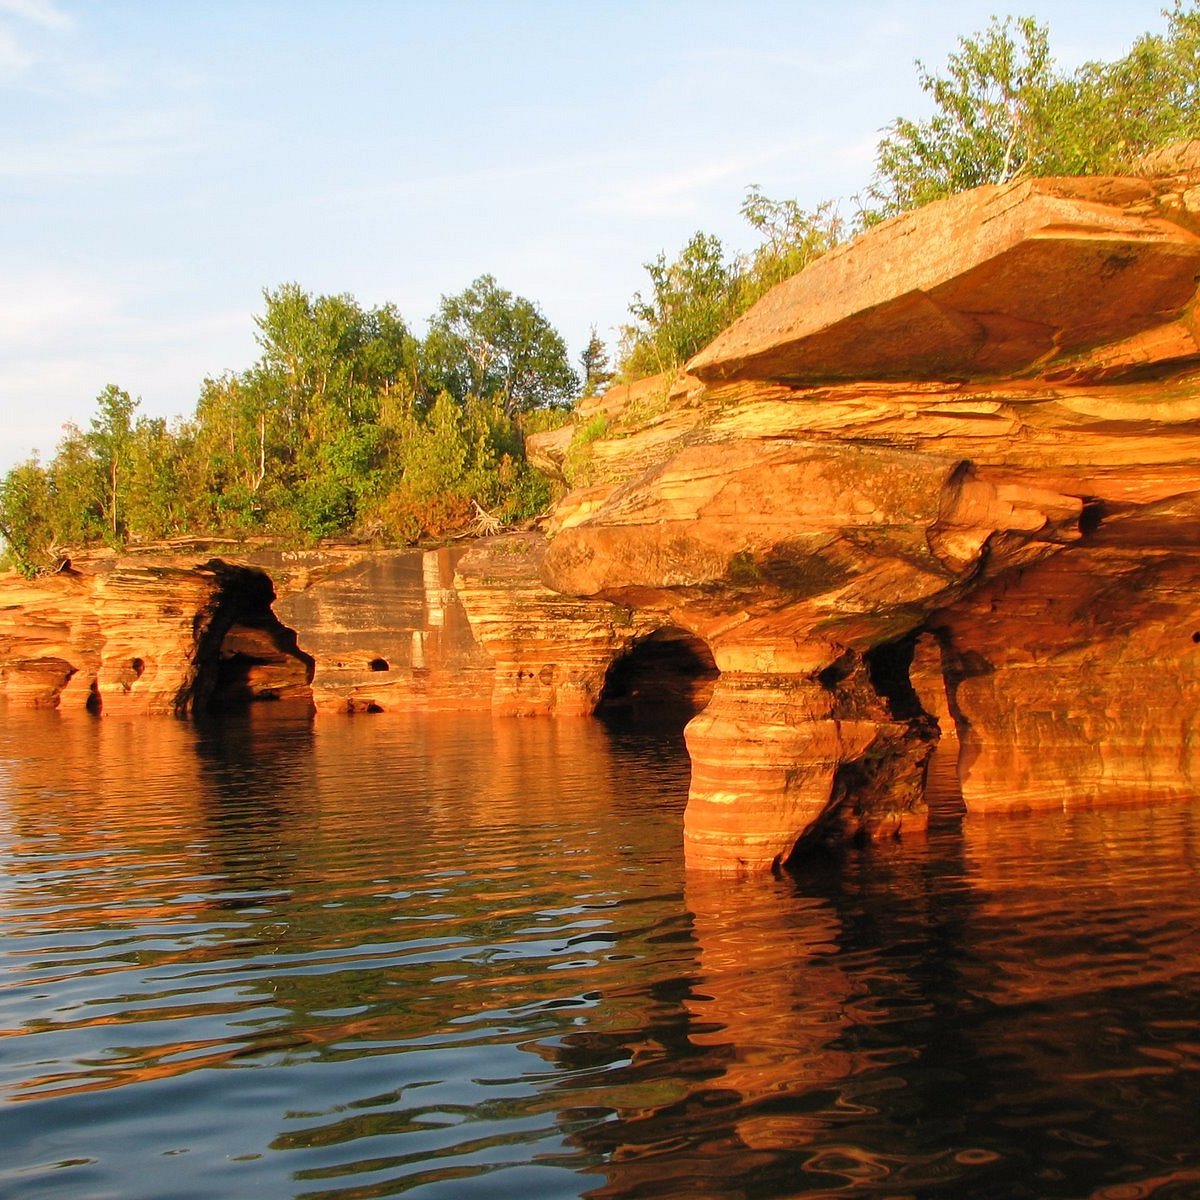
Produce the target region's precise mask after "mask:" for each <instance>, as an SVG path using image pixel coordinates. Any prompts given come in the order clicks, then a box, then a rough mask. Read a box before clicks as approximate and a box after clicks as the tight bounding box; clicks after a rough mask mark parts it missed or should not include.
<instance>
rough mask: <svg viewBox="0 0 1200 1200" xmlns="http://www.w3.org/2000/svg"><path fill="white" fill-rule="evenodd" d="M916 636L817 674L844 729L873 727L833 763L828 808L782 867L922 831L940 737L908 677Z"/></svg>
mask: <svg viewBox="0 0 1200 1200" xmlns="http://www.w3.org/2000/svg"><path fill="white" fill-rule="evenodd" d="M918 637H919V633H917V632H914V633H912V634H909V635H908V636H906V637H903V638H898V639H896V640H895V641H892V642H886V643H883V644H881V645H879V646H876V647H874V648H873V649H871V650H869V651H867V652H866V653H865V654H861V655H860V654H858V653H857V652H855V651H847V652H846V654H844V655H843V656H842V657H841V658H840V659H839V660H838V661H837V663H835V664H834V666H833V667H827V668H826V669H825V670H823V671H821V672H820V673H819V675H818V682H820V683H821V685H822V687H824V688H825V689H826V690H827V691H829V692H830V693H831V696H832V708H831V712H832V716H833V719H834V720H835V722H838V723H839V724H841V725H845V726H854V727H863V726H873V727H874V736H872V737H871V739H870V741H869V742H868V743H867V745H866V746H865V747H864V748H863V749H862V750H861V751H859V752H858V753H856V754H854V755H853V757H850V758H847V759H844V760H843V761H841V762H840V763H838V764H837V766H836V769H835V770H834V773H833V780H832V784H831V787H830V795H829V803H828V804H827V805H826V807H825V809H824V811H823V812H821V813H820V815H819V816H818V817H817V818H816V820H814V821H813V822H812V824H811V825H809V826H808V828H807V829H805V830H804V831H803V832H802V834H801V836H800V837H799V838H798V840H797V841H796V844H795V846H794V848H793V849H792V851H791V852H790V854H788V855H786V856H785V859H784V865H787V866H791V865H794V864H796V863H797V862H798V861H800V860H802V859H804V858H806V857H807V856H808V855H810V854H811V853H812V852H813V851H815V850H823V849H825V848H827V847H828V846H831V845H842V844H845V843H847V842H857V843H862V842H869V841H875V840H879V839H881V838H888V837H899V836H900V835H901V833H902V832H903V831H905V830H908V831H913V830H923V829H924V828H925V827H926V825H927V823H928V818H929V810H928V804H927V800H926V781H927V776H928V772H929V764H930V760H931V759H932V757H933V754H934V751H935V750H936V749H937V746H938V742H939V740H940V738H941V733H942V731H941V727H940V723H939V721H938V719H937V717H936V716H934V715H933V714H932V713H929V712H927V711H926V710H925V709H924V708H923V707H922V704H921V700H920V697H919V696H918V694H917V690H916V688H915V687H914V686H913V682H912V678H911V675H910V671H911V668H912V663H913V654H914V650H915V647H916V643H917V640H918Z"/></svg>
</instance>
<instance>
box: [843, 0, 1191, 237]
mask: <svg viewBox="0 0 1200 1200" xmlns="http://www.w3.org/2000/svg"><path fill="white" fill-rule="evenodd" d="M1166 16H1167V31H1166V33H1165V34H1163V35H1159V34H1145V35H1143V36H1142V37H1141V38H1139V39H1138V40H1137V42H1135V43H1134V45H1133V47H1132V48H1131V50H1130V51H1129V53H1128V54H1126V55H1125V56H1124V57H1123V58H1120V59H1118V60H1117V61H1116V62H1112V63H1097V62H1093V63H1088V64H1086V65H1085V66H1083V67H1081V68H1080V69H1079V70H1078V71H1076V72H1075V73H1074V74H1072V75H1064V74H1062V73H1060V72H1058V71H1056V70H1055V68H1054V63H1053V59H1052V58H1051V54H1050V42H1049V31H1048V29H1047V27H1046V26H1045V25H1039V24H1038V23H1037V22H1036V21H1034V20H1033V18H1031V17H1022V18H1019V19H1018V20H1015V21H1014V20H1013V19H1012V18H1006V19H1005V20H1003V21H999V20H996V19H993V20H992V23H991V24H990V25H989V27H988V29H987V30H986V31H984V32H983V33H982V34H977V35H975V36H974V37H967V38H960V39H959V43H958V46H959V48H958V50H957V51H956V52H955V53H952V54H951V55H950V57H949V59H948V61H947V69H946V74H945V75H942V76H938V75H933V74H931V73H930V72H929V71H927V70H926V69H925V67H924V66H923V65H922V64H920V63H918V64H917V69H918V79H919V81H920V85H921V88H922V90H923V91H925V92H926V93H928V94H929V95H930V96H931V97H932V98H933V101H934V105H935V108H936V111H935V112H934V115H933V116H932V117H930V118H929V119H927V120H924V121H912V120H909V119H907V118H903V117H901V118H898V119H897V120H895V121H893V122H892V124H891V125H890V126H889V127H888V132H887V136H886V137H885V138H884V139H883V141H881V142H880V144H879V150H878V155H877V159H876V169H875V178H874V181H873V182H872V184H871V187H870V189H869V190H868V195H869V197H870V198H871V200H872V201H874V202H875V203H876V204H877V205H878V207H876V208H873V209H871V208H868V210H867V211H866V212H865V213H864V219H865V222H866V223H868V224H869V223H871V222H872V221H875V220H879V219H881V218H883V217H888V216H891V215H893V214H895V213H899V212H904V211H907V210H908V209H911V208H916V207H919V206H920V205H923V204H928V203H929V202H930V201H932V200H938V199H941V198H942V197H944V196H949V195H952V194H953V193H955V192H959V191H963V190H965V189H967V188H972V187H977V186H978V185H980V184H985V183H1005V182H1007V181H1008V180H1010V179H1014V178H1016V177H1018V176H1021V175H1090V174H1098V173H1106V172H1120V171H1122V170H1126V169H1128V168H1129V167H1130V166H1131V165H1132V164H1133V163H1134V162H1135V161H1136V160H1137V159H1138V158H1139V157H1141V156H1142V155H1144V154H1146V153H1148V152H1149V151H1151V150H1153V149H1155V148H1157V147H1159V146H1162V145H1165V144H1166V143H1168V142H1171V141H1178V140H1182V139H1185V138H1195V137H1200V11H1198V10H1197V8H1196V6H1195V4H1191V5H1185V4H1184V3H1183V2H1182V0H1175V4H1174V6H1173V7H1172V8H1171V9H1170V10H1168V12H1167V13H1166Z"/></svg>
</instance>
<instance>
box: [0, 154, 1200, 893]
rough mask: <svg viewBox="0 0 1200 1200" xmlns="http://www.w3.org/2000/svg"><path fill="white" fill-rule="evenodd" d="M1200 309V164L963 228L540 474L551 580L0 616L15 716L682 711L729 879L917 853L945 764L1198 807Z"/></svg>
mask: <svg viewBox="0 0 1200 1200" xmlns="http://www.w3.org/2000/svg"><path fill="white" fill-rule="evenodd" d="M1198 274H1200V144H1191V145H1189V146H1187V147H1182V148H1172V149H1169V150H1166V151H1163V152H1161V153H1160V154H1158V155H1156V156H1154V157H1153V159H1152V160H1150V161H1148V162H1147V165H1146V168H1145V171H1144V174H1143V175H1142V176H1140V177H1138V178H1130V179H1089V180H1061V179H1060V180H1033V181H1022V182H1019V183H1015V184H1011V185H1008V186H1005V187H1002V188H984V189H980V190H979V191H977V192H973V193H969V194H966V195H963V196H959V197H955V198H953V199H951V200H948V201H944V202H942V203H941V204H937V205H932V206H930V207H929V208H927V209H924V210H921V211H919V212H916V213H912V214H909V215H907V216H904V217H900V218H897V219H896V220H894V221H892V222H889V223H887V224H886V225H883V226H880V227H878V228H877V229H875V230H872V231H871V232H869V233H867V234H866V235H864V236H863V237H861V238H859V239H858V240H857V241H855V242H854V243H852V244H850V245H848V246H845V247H843V248H841V249H839V250H838V251H835V252H834V253H832V254H830V255H828V256H827V257H826V258H824V259H822V260H819V261H818V262H817V263H815V264H814V265H813V266H812V267H810V268H809V269H808V270H807V271H805V272H804V273H803V274H801V275H799V276H797V277H796V278H794V279H792V280H789V281H786V282H785V283H783V284H781V285H779V287H777V288H775V289H774V290H773V291H771V292H770V293H768V294H767V295H766V296H765V297H764V298H763V299H762V301H760V303H759V304H758V305H757V306H756V307H755V308H753V309H752V310H751V311H750V312H748V313H747V314H746V315H745V316H744V317H743V318H741V319H740V320H739V321H738V322H736V323H735V324H734V325H733V326H731V327H730V329H729V330H727V331H726V332H725V333H724V334H722V335H721V336H720V337H719V338H717V339H716V341H714V342H713V344H712V345H711V346H709V347H708V348H706V349H705V350H704V351H703V352H702V353H701V354H700V355H698V356H697V357H696V358H695V359H694V360H693V361H692V362H691V363H690V364H689V373H684V374H681V375H680V376H678V377H677V378H675V379H666V378H656V379H654V380H646V381H642V382H641V383H639V384H637V385H633V386H631V387H622V388H614V389H611V390H610V391H609V392H608V393H605V395H604V396H602V397H595V398H592V399H590V400H589V401H588V402H587V406H586V408H585V409H581V418H582V421H581V424H584V425H585V426H586V428H587V429H588V430H589V433H588V437H587V439H583V438H579V439H576V436H575V430H574V429H571V430H570V431H568V432H564V431H558V432H556V433H553V434H550V435H543V436H541V437H539V438H536V439H531V453H532V454H533V455H535V456H538V461H542V462H544V463H545V464H546V466H547V469H549V470H551V471H555V472H558V473H560V474H562V475H564V476H565V475H571V476H572V477H573V478H575V479H576V480H577V481H583V482H584V483H585V484H586V486H581V487H580V488H579V490H577V491H576V492H574V493H571V494H570V495H568V496H567V497H566V498H565V499H564V500H563V502H562V503H561V504H560V505H559V507H558V509H557V511H556V513H555V514H554V516H553V518H552V520H551V521H550V522H549V532H550V534H551V537H552V540H551V542H550V544H549V547H548V548H547V547H546V545H545V543H544V541H543V539H542V538H541V537H540V536H538V535H533V534H528V535H526V534H519V535H510V536H507V537H504V538H497V539H489V540H487V541H485V542H481V543H478V544H476V545H474V546H472V547H470V548H469V549H468V548H465V547H464V548H461V549H456V550H454V551H436V552H430V553H428V554H426V555H424V556H423V557H420V558H418V557H415V556H413V555H409V556H408V557H407V558H406V557H405V556H403V555H391V556H389V555H387V554H384V555H371V554H369V553H366V552H345V553H339V554H335V555H324V554H322V553H314V554H311V555H298V556H292V557H285V556H276V557H275V559H273V560H272V561H271V562H270V563H269V564H267V567H268V572H269V573H270V575H271V578H272V579H273V580H274V581H275V590H276V591H278V593H279V597H278V599H277V600H276V601H275V605H274V609H272V607H271V598H270V594H269V593H270V591H271V588H270V584H269V583H267V584H266V586H265V590H264V586H263V580H264V579H265V577H262V576H260V575H255V574H254V573H253V572H247V573H245V574H241V575H239V574H238V570H239V569H238V568H230V567H228V566H224V565H217V566H213V565H212V564H210V565H209V566H208V567H204V568H199V569H195V568H193V567H191V565H190V564H186V563H184V564H181V563H168V562H164V563H158V564H155V563H151V562H143V563H142V564H141V565H140V566H138V565H137V564H132V565H131V564H121V565H118V566H114V565H113V564H111V563H110V564H108V565H107V566H106V567H103V568H99V567H91V568H88V569H87V570H86V571H84V572H82V573H79V574H73V575H68V576H62V577H54V578H51V579H46V580H39V581H37V582H35V583H32V584H27V583H25V582H23V581H20V580H16V579H15V578H14V579H10V580H8V581H6V582H5V584H4V586H3V589H2V591H0V595H2V596H3V600H2V607H0V689H2V690H3V691H4V692H5V693H6V694H7V695H8V696H10V697H12V698H16V699H18V700H20V701H23V702H27V703H60V704H62V705H63V706H64V707H78V708H83V707H84V706H85V705H86V704H88V703H89V702H90V703H92V704H93V705H95V704H100V705H102V706H103V708H104V711H108V712H111V711H122V710H123V711H187V710H189V709H194V708H196V707H199V706H202V705H203V704H205V703H208V702H209V701H211V700H213V699H216V700H219V701H220V700H230V701H231V700H235V699H242V700H245V699H248V698H252V697H254V696H280V697H283V696H307V695H308V694H309V688H310V687H311V692H312V695H313V696H314V697H315V701H316V703H317V705H318V706H319V707H321V708H323V709H326V710H333V709H339V710H342V711H357V710H361V709H364V708H365V709H381V708H382V709H385V710H386V709H387V708H389V707H393V706H395V707H408V706H413V705H434V706H443V707H444V706H449V705H454V706H462V707H471V706H476V705H490V706H491V707H492V710H493V711H494V712H496V713H498V714H503V715H510V714H511V715H515V714H535V713H537V714H555V715H569V714H581V713H586V712H590V711H592V710H593V708H594V707H595V706H596V704H597V702H598V701H599V700H600V699H601V696H602V693H603V692H604V689H605V688H606V687H607V688H609V689H610V692H612V691H613V690H614V688H615V682H614V681H616V680H618V679H620V680H622V681H623V682H622V683H621V687H622V688H624V689H625V691H624V693H623V694H622V695H621V700H622V702H625V701H629V702H632V701H633V700H634V699H635V698H636V697H637V694H638V693H641V699H642V700H643V701H646V702H648V703H649V704H650V705H651V706H663V707H668V706H671V704H673V703H674V702H680V703H683V704H684V705H686V706H687V707H689V709H690V710H693V711H694V710H699V709H701V708H702V711H700V712H699V715H697V716H695V717H694V719H693V720H692V721H691V724H690V725H689V727H688V729H687V735H686V736H687V742H688V747H689V751H690V753H691V755H692V760H693V778H692V787H691V794H690V799H689V803H688V810H687V814H686V818H685V835H686V845H687V847H688V853H689V860H690V861H691V862H693V863H695V864H697V865H701V866H709V867H716V868H719V869H738V868H751V869H754V868H761V867H765V866H767V865H769V864H773V863H779V862H783V861H786V860H788V859H789V857H791V856H793V855H794V854H796V853H797V852H799V851H802V850H803V849H804V848H805V847H806V846H809V845H812V844H816V843H821V842H825V841H828V840H840V839H844V838H848V837H885V836H892V835H895V834H898V833H905V832H909V831H912V830H913V829H920V828H921V827H922V825H923V824H924V822H925V820H926V813H927V805H928V795H929V789H928V786H927V783H928V779H929V778H930V776H931V774H939V773H941V774H945V773H946V765H947V763H950V762H952V763H953V767H954V771H953V773H954V774H955V775H956V777H957V778H956V780H955V782H956V783H957V785H958V786H959V787H960V788H961V792H962V796H963V799H964V801H965V803H966V805H967V807H968V809H969V810H970V811H973V812H981V811H991V810H1013V809H1029V808H1035V807H1055V808H1072V807H1076V806H1080V805H1090V804H1116V803H1128V802H1135V801H1142V802H1144V801H1147V800H1151V801H1153V800H1158V799H1162V798H1174V797H1188V798H1196V796H1197V793H1198V792H1200V761H1198V758H1197V750H1196V747H1197V746H1200V717H1198V716H1197V714H1198V713H1200V600H1198V599H1197V597H1200V326H1198V324H1197V316H1196V311H1195V296H1196V281H1197V275H1198ZM593 433H598V434H599V436H596V437H592V436H591V435H592V434H593ZM414 564H419V565H414ZM185 568H186V569H185ZM243 570H244V569H243ZM414 572H415V574H414ZM255 579H257V580H259V582H258V583H257V584H255V583H254V582H253V581H254V580H255ZM292 630H296V631H298V633H299V643H297V640H296V637H295V635H293V634H292V633H291V631H292ZM314 658H315V660H316V661H315V664H314V663H313V659H314ZM622 659H623V660H624V665H621V663H620V662H619V660H622ZM614 664H617V665H614ZM314 666H315V670H314ZM717 670H719V672H720V676H719V678H718V679H716V681H715V686H714V682H713V675H714V672H715V671H717ZM655 671H659V672H665V673H667V674H668V675H669V678H668V679H666V680H665V682H664V681H663V680H661V679H656V678H655V675H654V672H655ZM615 690H617V691H619V690H620V689H615ZM710 694H711V700H709V701H708V704H707V707H703V705H704V704H705V701H706V700H708V697H709V695H710ZM935 747H936V750H935ZM939 786H940V785H939Z"/></svg>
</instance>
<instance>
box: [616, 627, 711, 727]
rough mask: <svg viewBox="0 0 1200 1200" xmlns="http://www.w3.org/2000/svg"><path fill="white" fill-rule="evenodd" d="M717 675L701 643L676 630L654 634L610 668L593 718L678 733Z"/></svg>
mask: <svg viewBox="0 0 1200 1200" xmlns="http://www.w3.org/2000/svg"><path fill="white" fill-rule="evenodd" d="M719 674H720V671H719V670H718V669H717V664H716V662H715V660H714V659H713V655H712V651H711V650H709V648H708V645H707V643H706V642H704V641H703V639H701V638H698V637H696V636H695V634H692V633H688V632H687V630H685V629H680V628H677V627H675V626H668V627H666V628H663V629H656V630H655V631H654V632H653V633H651V634H649V635H648V636H647V637H644V638H639V639H638V640H637V641H635V642H634V643H633V644H632V645H631V646H630V647H629V649H628V650H627V651H626V652H625V653H624V654H622V655H621V657H620V658H618V659H616V660H615V661H614V662H613V663H612V664H611V665H610V666H609V668H608V673H607V674H606V675H605V678H604V688H603V690H602V692H601V693H600V700H599V703H598V704H597V705H596V715H597V716H598V717H602V718H604V719H605V720H608V721H611V722H614V723H620V724H626V723H628V724H632V725H636V726H638V727H654V728H657V729H666V730H679V731H682V729H683V727H684V726H685V725H686V724H687V723H688V721H690V720H691V719H692V718H693V717H694V716H695V715H696V714H697V713H699V712H700V711H702V710H703V708H704V707H705V705H707V704H708V702H709V699H710V698H711V697H712V692H713V687H714V686H715V684H716V681H717V676H718V675H719Z"/></svg>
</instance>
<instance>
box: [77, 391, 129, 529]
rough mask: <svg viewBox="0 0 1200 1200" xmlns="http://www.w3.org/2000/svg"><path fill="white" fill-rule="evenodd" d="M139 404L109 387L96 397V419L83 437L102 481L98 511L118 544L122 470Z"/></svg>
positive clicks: (124, 482) (123, 489) (121, 522)
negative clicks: (103, 515) (135, 412)
mask: <svg viewBox="0 0 1200 1200" xmlns="http://www.w3.org/2000/svg"><path fill="white" fill-rule="evenodd" d="M140 403H141V401H140V400H134V399H132V398H131V397H130V395H129V393H128V392H125V391H122V390H121V389H120V388H119V387H117V386H116V384H113V383H110V384H109V385H108V387H106V388H105V389H104V391H102V392H101V393H100V395H99V396H97V397H96V410H97V411H96V415H95V416H94V417H93V418H92V425H91V431H90V432H89V433H88V434H87V436H86V441H87V445H88V448H89V449H90V450H91V452H92V454H93V455H94V456H95V460H96V464H97V466H98V467H99V469H100V472H101V475H102V477H103V480H104V498H103V501H102V507H103V511H104V514H105V518H106V523H107V525H108V531H109V534H110V536H111V537H112V539H113V540H114V541H119V540H120V539H121V537H122V535H123V531H124V516H125V497H126V495H127V494H128V491H129V485H128V480H127V479H126V468H127V467H128V458H129V448H130V445H131V443H132V441H133V413H134V410H135V409H136V408H137V407H138V405H139V404H140Z"/></svg>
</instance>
